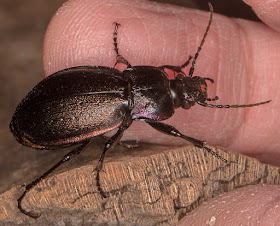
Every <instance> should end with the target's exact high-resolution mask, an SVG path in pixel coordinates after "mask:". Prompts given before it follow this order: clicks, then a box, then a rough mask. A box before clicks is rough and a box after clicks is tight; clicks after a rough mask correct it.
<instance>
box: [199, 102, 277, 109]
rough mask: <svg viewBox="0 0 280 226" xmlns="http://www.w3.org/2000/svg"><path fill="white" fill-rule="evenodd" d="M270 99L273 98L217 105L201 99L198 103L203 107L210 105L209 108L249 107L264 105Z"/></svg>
mask: <svg viewBox="0 0 280 226" xmlns="http://www.w3.org/2000/svg"><path fill="white" fill-rule="evenodd" d="M270 101H271V100H268V101H263V102H259V103H255V104H242V105H215V104H208V103H205V102H200V101H198V102H197V103H198V104H199V105H201V106H203V107H209V108H247V107H254V106H258V105H262V104H267V103H269V102H270Z"/></svg>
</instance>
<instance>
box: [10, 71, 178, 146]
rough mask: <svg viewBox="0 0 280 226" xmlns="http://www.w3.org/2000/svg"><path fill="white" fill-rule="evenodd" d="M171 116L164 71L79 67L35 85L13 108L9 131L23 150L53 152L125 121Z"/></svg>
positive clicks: (171, 109) (170, 103)
mask: <svg viewBox="0 0 280 226" xmlns="http://www.w3.org/2000/svg"><path fill="white" fill-rule="evenodd" d="M130 98H131V99H132V107H131V110H130V107H129V105H130V104H129V99H130ZM173 114H174V100H173V97H172V94H171V91H170V80H169V79H168V76H167V74H166V73H165V72H164V70H162V69H160V68H158V67H153V66H134V67H132V68H128V69H126V70H124V71H123V72H120V71H119V70H117V69H115V68H111V67H103V66H79V67H72V68H68V69H64V70H61V71H58V72H56V73H54V74H52V75H50V76H49V77H47V78H45V79H44V80H42V81H41V82H40V83H39V84H38V85H36V86H35V87H34V88H33V89H32V90H31V91H30V92H29V93H28V95H27V96H26V97H25V98H24V99H23V100H22V101H21V103H20V104H19V105H18V107H17V109H16V111H15V114H14V116H13V118H12V121H11V124H10V129H11V131H12V133H13V134H14V136H15V137H16V139H17V140H18V142H19V143H21V144H23V145H25V146H29V147H33V148H38V149H54V148H59V147H63V146H70V145H74V144H76V143H79V142H83V141H84V140H88V139H90V138H92V137H94V136H98V135H101V134H103V133H106V132H108V131H111V130H113V129H115V128H117V127H119V126H120V125H121V124H122V123H123V121H124V120H125V119H127V118H128V117H131V119H132V120H141V119H151V120H155V121H161V120H164V119H167V118H170V117H171V116H172V115H173Z"/></svg>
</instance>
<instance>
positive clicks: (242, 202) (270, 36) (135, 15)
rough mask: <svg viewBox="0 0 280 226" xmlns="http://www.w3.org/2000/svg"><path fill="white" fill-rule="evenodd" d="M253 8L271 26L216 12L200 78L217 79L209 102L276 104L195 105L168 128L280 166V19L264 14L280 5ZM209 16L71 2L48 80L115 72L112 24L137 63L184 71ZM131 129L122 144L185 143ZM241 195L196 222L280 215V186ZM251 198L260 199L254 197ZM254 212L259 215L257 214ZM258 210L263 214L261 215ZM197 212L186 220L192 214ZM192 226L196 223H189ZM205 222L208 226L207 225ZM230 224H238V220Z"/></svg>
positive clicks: (137, 126) (58, 25)
mask: <svg viewBox="0 0 280 226" xmlns="http://www.w3.org/2000/svg"><path fill="white" fill-rule="evenodd" d="M247 2H248V4H249V3H251V2H252V4H254V5H252V6H253V7H254V8H255V9H256V12H259V13H258V15H260V18H261V19H262V20H263V21H264V22H265V23H266V24H267V25H266V24H261V23H256V22H251V21H246V20H242V19H233V18H227V17H225V16H221V15H217V14H215V15H214V18H213V23H212V25H211V28H210V31H209V34H208V36H207V38H206V42H205V45H204V46H203V48H202V50H201V53H200V56H199V57H198V60H197V63H196V68H195V72H194V75H197V76H200V77H210V78H213V79H214V80H215V83H214V84H209V86H208V90H209V96H210V97H214V96H216V95H218V96H219V97H220V99H219V100H218V101H217V103H219V104H247V103H255V102H260V101H265V100H269V99H272V102H271V103H269V104H267V105H263V106H258V107H254V108H247V109H208V108H203V107H201V106H194V107H193V108H191V109H190V110H184V109H178V110H177V111H176V113H175V115H174V116H173V117H172V118H170V119H169V120H166V121H165V122H166V123H168V124H170V125H172V126H174V127H176V128H177V129H179V130H180V132H182V133H184V134H186V135H188V136H191V137H194V138H197V139H201V140H205V141H206V142H207V143H209V144H212V145H219V146H223V147H227V148H228V149H230V150H233V151H238V152H240V153H244V154H248V155H251V156H254V157H257V158H259V159H261V160H265V161H267V162H271V163H274V164H278V165H280V154H279V148H280V142H279V137H280V132H279V129H278V128H279V126H280V121H279V120H278V117H279V111H280V104H279V100H278V99H279V96H280V94H279V93H280V91H279V88H278V87H279V85H280V84H279V83H280V80H279V79H278V75H279V72H280V65H279V62H280V54H279V50H280V35H279V31H280V24H278V23H277V21H280V20H279V17H277V15H279V13H277V10H271V11H270V12H269V13H262V12H264V9H266V8H270V9H279V6H278V7H277V6H275V5H274V6H273V5H272V7H268V6H267V5H266V4H268V3H266V1H249V0H247ZM270 4H279V3H270ZM264 6H266V7H264ZM214 11H215V8H214ZM209 14H210V13H209V12H202V11H198V10H192V9H187V8H179V7H175V6H167V5H161V4H156V3H152V2H134V1H121V2H120V1H113V0H106V1H93V0H72V1H70V2H68V3H67V4H65V5H64V6H63V7H62V8H61V9H60V10H59V11H58V13H57V14H56V15H55V16H54V18H53V20H52V21H51V23H50V25H49V27H48V30H47V33H46V37H45V42H44V53H43V64H44V70H45V74H46V75H49V74H51V73H53V72H55V71H58V70H60V69H63V68H67V67H71V66H77V65H104V66H113V65H114V63H115V52H114V47H113V40H112V32H113V29H114V25H113V22H119V23H120V24H121V27H120V29H119V33H118V42H119V51H120V54H122V55H123V56H124V57H125V58H126V59H127V60H129V62H130V63H131V64H132V65H153V66H160V65H163V64H169V65H181V64H182V63H184V62H185V61H186V59H187V58H188V55H194V53H195V52H196V49H197V47H198V45H199V43H200V41H201V38H202V36H203V34H204V32H205V29H206V26H207V23H208V20H209ZM269 26H270V27H269ZM133 124H134V125H132V127H131V128H130V129H129V130H127V131H126V133H125V136H124V139H128V140H131V139H139V140H141V141H143V142H153V143H161V144H176V145H182V144H186V142H185V141H183V140H182V141H181V140H180V139H176V138H174V137H168V136H166V135H164V134H161V133H159V132H158V131H156V130H154V129H153V128H151V127H149V126H148V125H146V124H145V123H141V122H139V123H137V122H134V123H133ZM151 138H152V139H151ZM237 191H239V192H237V193H236V191H233V192H230V193H227V194H225V195H223V197H222V198H220V197H217V198H216V199H213V200H210V201H209V202H208V203H206V204H205V205H203V206H201V207H199V208H197V209H196V210H195V211H196V212H195V214H196V215H195V219H193V220H195V221H193V223H192V224H197V220H204V218H206V219H210V218H211V216H214V215H215V216H216V223H218V222H219V224H222V222H224V221H225V222H224V223H226V222H227V221H226V220H227V218H226V215H223V213H224V214H225V213H226V212H227V211H228V210H229V209H232V206H234V207H237V206H238V207H239V210H240V211H245V212H246V214H247V215H244V213H243V215H242V217H240V216H241V215H238V213H236V214H230V217H232V218H233V219H235V220H236V219H239V218H240V219H242V223H243V224H246V223H248V222H250V223H251V224H254V222H256V221H254V220H256V216H258V215H260V214H261V213H262V212H261V211H264V209H266V210H269V209H268V208H270V210H271V211H273V210H274V211H277V209H276V206H277V203H278V204H279V201H278V202H277V198H276V197H277V194H278V192H279V186H267V187H262V186H253V187H245V188H242V189H240V190H237ZM252 192H254V194H255V195H254V196H253V195H251V196H250V194H252ZM238 197H241V198H238ZM242 197H243V198H242ZM221 199H222V200H231V203H229V202H226V203H224V202H223V201H221V203H219V202H218V203H217V201H215V200H221ZM234 201H235V202H234ZM261 201H262V204H260V202H261ZM215 202H216V203H215ZM211 203H214V204H215V205H216V208H214V209H211V210H210V211H208V212H207V213H206V212H205V211H204V209H207V208H208V207H209V206H210V205H212V204H211ZM221 204H223V205H221ZM246 205H247V206H246ZM248 206H250V208H252V209H254V210H256V212H254V213H252V212H251V211H250V208H249V207H248ZM259 206H262V208H259V209H258V207H259ZM272 206H274V207H275V208H274V209H273V207H272ZM203 208H204V209H203ZM203 211H204V212H203ZM211 211H212V212H211ZM193 213H194V212H192V213H191V214H190V215H188V216H189V217H191V216H193ZM217 213H219V214H218V215H219V216H217ZM211 214H212V215H211ZM254 215H255V216H254ZM202 216H203V217H204V218H203V217H202ZM208 216H210V217H208ZM276 216H277V215H276ZM207 217H208V218H207ZM219 217H220V218H219ZM249 217H250V218H249ZM264 217H265V215H263V219H264ZM263 219H260V221H261V220H263ZM266 220H267V219H266ZM269 220H270V223H272V222H274V221H275V218H273V216H271V215H270V218H269ZM190 222H191V218H188V223H190ZM201 222H202V223H204V224H205V222H206V221H201ZM232 222H234V224H235V223H236V222H238V221H234V220H232ZM266 222H267V221H266ZM237 224H238V223H237ZM240 224H241V223H240ZM198 225H199V224H198ZM235 225H236V224H235Z"/></svg>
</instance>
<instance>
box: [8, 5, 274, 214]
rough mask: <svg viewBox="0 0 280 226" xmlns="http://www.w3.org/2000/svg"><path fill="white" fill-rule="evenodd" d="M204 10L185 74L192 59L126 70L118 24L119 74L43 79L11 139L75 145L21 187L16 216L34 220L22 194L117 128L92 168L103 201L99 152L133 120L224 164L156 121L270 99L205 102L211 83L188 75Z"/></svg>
mask: <svg viewBox="0 0 280 226" xmlns="http://www.w3.org/2000/svg"><path fill="white" fill-rule="evenodd" d="M209 8H210V19H209V22H208V25H207V28H206V31H205V33H204V36H203V38H202V40H201V43H200V45H199V47H198V49H197V52H196V53H195V56H194V58H193V60H192V63H191V67H190V70H189V74H188V76H186V75H185V73H184V72H183V71H182V69H183V68H185V67H186V66H187V65H188V64H189V63H190V62H191V59H192V57H189V58H188V60H187V61H186V62H185V63H184V64H183V65H181V66H171V65H163V66H160V67H154V66H132V65H131V64H130V63H129V62H128V61H127V60H126V59H125V58H124V57H123V56H122V55H120V54H119V49H118V44H117V30H118V27H119V25H120V24H119V23H115V30H114V33H113V41H114V42H113V43H114V47H115V48H114V49H115V52H116V64H117V63H123V64H125V65H126V66H127V68H126V69H125V70H124V71H119V70H117V69H115V68H112V67H105V66H78V67H72V68H68V69H64V70H61V71H58V72H56V73H54V74H52V75H50V76H49V77H47V78H45V79H43V80H42V81H41V82H40V83H38V84H37V85H36V86H35V87H34V88H33V89H32V90H31V91H30V92H29V93H28V95H27V96H26V97H25V98H24V99H23V100H22V101H21V102H20V104H19V105H18V106H17V108H16V111H15V113H14V115H13V117H12V120H11V123H10V130H11V132H12V133H13V135H14V136H15V138H16V140H17V141H18V142H19V143H20V144H22V145H25V146H28V147H31V148H35V149H57V148H63V147H68V146H72V145H78V146H77V147H76V148H75V149H74V150H72V151H70V152H69V153H68V154H66V155H65V156H64V157H63V158H62V159H61V160H60V161H59V162H58V163H57V164H55V165H54V166H53V167H52V168H51V169H49V170H48V171H47V172H45V173H44V174H43V175H41V176H40V177H39V178H37V179H35V180H34V181H32V182H31V183H29V184H28V185H27V186H26V187H25V191H24V192H23V194H22V195H21V196H20V198H19V199H18V200H17V201H18V208H19V210H20V211H21V212H22V213H24V214H26V215H28V216H30V217H33V218H37V217H39V216H40V214H38V213H36V212H33V211H27V210H25V209H24V208H23V207H22V204H21V202H22V200H23V198H24V197H25V195H26V193H27V192H28V191H30V189H31V188H33V187H34V186H35V185H37V184H38V183H39V182H40V181H41V180H42V179H44V178H45V177H47V176H48V175H49V174H50V173H51V172H52V171H53V170H55V169H56V168H57V167H59V166H60V165H61V164H63V163H65V162H67V161H69V160H70V159H71V158H72V157H74V156H77V155H78V154H79V153H80V152H81V151H82V150H84V149H85V148H86V146H87V145H88V143H89V142H90V140H91V139H92V138H93V137H96V136H101V135H103V134H104V133H106V132H109V131H111V130H113V129H117V132H116V133H115V134H114V135H113V136H112V137H110V138H108V141H107V142H106V145H105V147H104V149H103V152H102V154H101V156H100V159H99V161H98V164H97V166H96V171H97V172H96V185H97V187H98V190H99V192H100V194H101V195H102V196H103V197H106V196H107V194H106V193H105V192H104V191H103V190H102V188H101V185H100V181H99V179H100V171H101V169H102V165H103V162H104V158H105V154H106V152H107V151H108V150H109V149H110V148H111V147H112V145H113V144H115V143H116V142H118V140H119V139H120V138H121V137H122V134H123V132H124V131H125V130H126V129H127V128H128V127H129V126H130V125H131V124H132V122H133V121H134V120H139V121H144V122H146V123H148V124H149V125H151V126H152V127H153V128H155V129H156V130H158V131H160V132H163V133H166V134H168V135H172V136H175V137H181V138H182V139H185V140H187V141H189V142H191V143H192V144H193V145H195V146H196V147H199V148H203V149H205V150H206V151H208V152H210V153H211V154H212V155H214V156H216V157H217V158H219V159H221V160H222V161H224V162H227V160H226V159H224V158H222V157H221V156H219V155H218V154H217V153H215V152H214V151H212V150H211V149H210V148H208V147H207V146H206V145H205V142H203V141H200V140H197V139H195V138H192V137H189V136H186V135H184V134H182V133H180V132H179V131H178V130H177V129H176V128H174V127H173V126H170V125H167V124H165V123H162V122H161V121H163V120H165V119H168V118H170V117H172V115H173V114H174V111H175V109H176V108H180V107H181V108H184V109H190V108H191V107H192V106H193V105H195V104H199V105H201V106H204V107H211V108H240V107H253V106H258V105H262V104H266V103H269V102H270V101H271V100H268V101H264V102H259V103H254V104H245V105H214V104H209V103H207V102H206V101H215V100H217V99H218V97H214V98H208V96H207V81H210V82H211V83H213V82H214V80H213V79H211V78H202V77H199V76H193V73H194V68H195V63H196V60H197V58H198V56H199V52H200V50H201V48H202V46H203V44H204V41H205V38H206V36H207V33H208V31H209V29H210V25H211V22H212V17H213V7H212V5H211V4H210V3H209ZM116 64H115V65H116ZM165 69H169V70H172V71H173V72H174V73H176V76H175V78H174V79H169V78H168V75H167V73H166V72H165Z"/></svg>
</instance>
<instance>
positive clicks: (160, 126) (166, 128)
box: [145, 120, 227, 163]
mask: <svg viewBox="0 0 280 226" xmlns="http://www.w3.org/2000/svg"><path fill="white" fill-rule="evenodd" d="M145 121H146V122H147V123H148V124H150V125H151V126H152V127H153V128H155V129H156V130H158V131H160V132H162V133H166V134H168V135H171V136H175V137H181V138H183V139H185V140H187V141H189V142H191V143H192V144H193V145H194V146H196V147H199V148H204V149H205V150H206V151H208V152H209V153H210V154H212V155H214V156H215V157H216V158H218V159H221V160H222V161H223V162H225V163H226V162H227V160H226V159H224V158H222V157H221V156H220V155H218V154H217V153H216V152H214V151H212V150H211V149H210V148H208V147H206V146H205V143H204V142H203V141H201V140H197V139H195V138H192V137H189V136H186V135H184V134H182V133H180V132H179V131H178V130H177V129H176V128H174V127H173V126H170V125H167V124H164V123H162V122H157V121H153V120H145Z"/></svg>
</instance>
